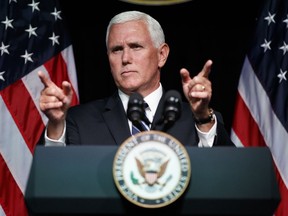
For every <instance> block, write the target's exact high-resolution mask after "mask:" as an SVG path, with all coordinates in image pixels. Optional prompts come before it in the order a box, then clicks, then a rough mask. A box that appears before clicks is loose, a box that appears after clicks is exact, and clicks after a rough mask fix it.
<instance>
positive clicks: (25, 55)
mask: <svg viewBox="0 0 288 216" xmlns="http://www.w3.org/2000/svg"><path fill="white" fill-rule="evenodd" d="M32 55H33V53H28V52H27V50H25V54H24V55H21V57H22V58H24V59H25V64H26V63H27V61H30V62H33V60H32V58H31V56H32Z"/></svg>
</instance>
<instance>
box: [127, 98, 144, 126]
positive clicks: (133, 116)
mask: <svg viewBox="0 0 288 216" xmlns="http://www.w3.org/2000/svg"><path fill="white" fill-rule="evenodd" d="M144 115H145V109H144V99H143V96H142V95H141V94H139V93H137V92H134V93H133V94H131V95H130V97H129V101H128V107H127V116H128V119H129V120H130V121H132V122H133V123H135V122H140V121H141V119H142V118H143V116H144Z"/></svg>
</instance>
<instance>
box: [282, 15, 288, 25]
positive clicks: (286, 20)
mask: <svg viewBox="0 0 288 216" xmlns="http://www.w3.org/2000/svg"><path fill="white" fill-rule="evenodd" d="M283 22H284V23H286V28H288V14H287V18H286V19H285V20H283Z"/></svg>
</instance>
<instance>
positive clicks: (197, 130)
mask: <svg viewBox="0 0 288 216" xmlns="http://www.w3.org/2000/svg"><path fill="white" fill-rule="evenodd" d="M106 47H107V55H108V59H109V63H110V69H111V73H112V76H113V79H114V81H115V84H116V86H117V88H118V91H117V92H115V94H114V95H112V96H111V97H109V98H104V99H101V100H96V101H92V102H90V103H86V104H81V105H78V106H74V107H71V108H69V106H70V103H71V98H72V94H73V93H72V89H71V85H70V83H68V82H66V81H65V82H63V83H62V87H58V86H56V85H55V84H54V83H53V82H52V81H51V80H49V79H48V78H47V77H46V76H45V75H44V74H43V73H42V72H39V77H40V79H41V81H42V83H43V84H44V89H43V90H42V92H41V97H40V108H41V110H42V111H43V112H44V113H45V114H46V116H47V117H48V119H49V122H48V124H47V127H46V130H45V134H44V138H43V139H42V141H41V143H45V145H47V146H49V145H68V144H76V145H79V144H84V145H88V144H99V145H115V144H116V145H120V144H121V143H123V142H124V141H125V140H126V139H127V138H128V137H130V136H131V125H132V123H131V122H130V120H128V119H127V115H126V110H127V106H128V105H127V104H128V101H129V97H130V95H131V94H132V93H135V92H137V93H139V94H140V95H142V96H143V98H144V100H145V101H146V102H147V103H148V105H149V110H148V117H150V119H149V120H150V121H151V122H152V125H156V126H155V128H153V129H155V130H161V127H160V126H159V127H157V124H156V123H157V122H159V121H160V119H161V118H162V111H163V106H164V96H163V95H165V91H164V89H163V88H162V85H161V82H160V73H161V68H162V67H163V66H164V65H165V63H166V61H167V58H168V55H169V51H170V49H169V46H168V44H167V43H166V42H165V36H164V33H163V30H162V28H161V26H160V24H159V23H158V21H156V20H155V19H153V18H152V17H151V16H149V15H148V14H145V13H142V12H139V11H127V12H123V13H120V14H118V15H116V16H115V17H113V18H112V19H111V21H110V23H109V25H108V28H107V33H106ZM211 66H212V61H211V60H208V61H207V62H206V63H205V65H204V67H203V69H202V70H201V71H200V72H199V74H198V75H197V76H195V77H193V78H191V77H190V75H189V71H188V70H187V69H185V68H183V69H181V70H180V75H181V78H182V85H183V92H184V95H185V97H186V99H187V101H188V103H187V102H186V103H183V104H182V106H181V107H182V108H181V115H180V117H179V119H178V120H177V121H176V122H175V123H174V124H173V125H172V126H171V127H170V128H168V129H167V130H166V131H165V132H167V133H168V134H170V135H172V136H174V137H175V138H176V139H178V140H179V141H180V142H181V143H182V144H184V145H193V146H199V147H212V146H220V145H228V146H233V143H232V142H231V141H230V138H229V136H228V134H227V132H226V130H225V128H224V125H223V120H222V119H221V115H220V113H216V112H215V113H214V111H213V109H211V108H210V107H209V102H210V100H211V96H212V87H211V82H210V81H209V79H208V75H209V73H210V70H211Z"/></svg>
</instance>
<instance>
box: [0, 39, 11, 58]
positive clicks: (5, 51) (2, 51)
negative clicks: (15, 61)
mask: <svg viewBox="0 0 288 216" xmlns="http://www.w3.org/2000/svg"><path fill="white" fill-rule="evenodd" d="M9 46H10V45H7V46H5V45H4V43H3V42H2V44H1V47H0V50H1V56H2V55H3V53H7V54H9V51H8V49H7V48H8V47H9Z"/></svg>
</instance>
